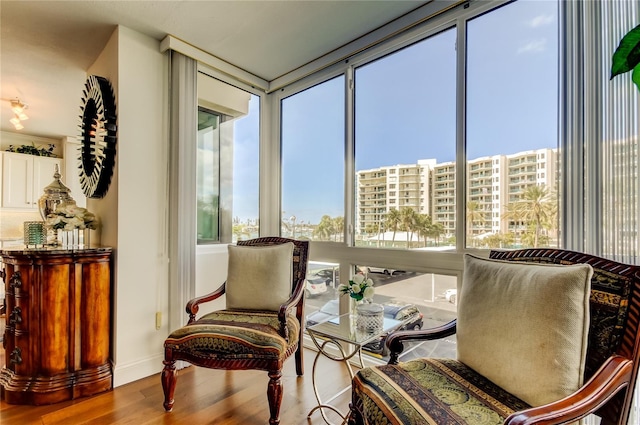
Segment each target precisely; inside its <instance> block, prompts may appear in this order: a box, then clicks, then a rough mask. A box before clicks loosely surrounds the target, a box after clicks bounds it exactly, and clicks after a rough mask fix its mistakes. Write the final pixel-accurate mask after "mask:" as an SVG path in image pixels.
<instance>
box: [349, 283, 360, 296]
mask: <svg viewBox="0 0 640 425" xmlns="http://www.w3.org/2000/svg"><path fill="white" fill-rule="evenodd" d="M351 292H353V293H354V294H359V293H360V285H359V284H357V283H354V284H353V285H351Z"/></svg>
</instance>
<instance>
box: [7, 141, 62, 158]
mask: <svg viewBox="0 0 640 425" xmlns="http://www.w3.org/2000/svg"><path fill="white" fill-rule="evenodd" d="M54 148H55V145H53V144H48V145H47V147H46V148H45V147H42V146H37V147H36V146H35V145H34V144H33V143H31V146H29V145H20V146H13V145H9V148H8V149H7V152H17V153H24V154H27V155H35V156H48V157H54V158H55V157H56V154H54V153H53V149H54Z"/></svg>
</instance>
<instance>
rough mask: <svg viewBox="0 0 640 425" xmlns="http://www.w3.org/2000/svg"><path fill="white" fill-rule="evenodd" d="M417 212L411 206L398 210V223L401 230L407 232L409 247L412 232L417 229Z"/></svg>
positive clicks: (408, 246) (409, 245) (408, 245)
mask: <svg viewBox="0 0 640 425" xmlns="http://www.w3.org/2000/svg"><path fill="white" fill-rule="evenodd" d="M417 223H418V213H416V210H414V209H413V208H411V207H403V208H402V209H401V210H400V225H401V228H402V230H404V231H405V232H407V233H408V237H407V248H410V247H411V239H413V232H414V231H415V230H417Z"/></svg>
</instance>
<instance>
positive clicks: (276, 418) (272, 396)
mask: <svg viewBox="0 0 640 425" xmlns="http://www.w3.org/2000/svg"><path fill="white" fill-rule="evenodd" d="M281 377H282V372H281V371H279V370H272V371H269V386H268V387H267V399H268V400H269V413H270V414H271V417H270V418H269V425H278V424H279V423H280V405H281V404H282V381H281V380H280V378H281Z"/></svg>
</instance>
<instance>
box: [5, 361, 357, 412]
mask: <svg viewBox="0 0 640 425" xmlns="http://www.w3.org/2000/svg"><path fill="white" fill-rule="evenodd" d="M314 358H315V352H314V351H312V350H309V349H306V350H305V375H304V376H302V377H298V376H297V375H296V373H295V362H294V360H293V359H289V360H288V361H287V362H286V364H285V367H284V369H283V376H282V382H283V386H284V391H283V398H282V407H281V411H280V418H281V424H282V425H303V424H306V425H320V424H324V423H325V422H324V420H323V419H322V416H321V414H320V412H319V411H316V412H314V413H313V415H312V417H311V418H310V419H307V414H308V413H309V411H310V410H311V409H312V408H313V407H314V406H315V405H316V404H317V401H316V398H315V395H314V392H313V385H312V376H311V375H312V367H313V360H314ZM0 360H3V359H0ZM317 368H318V382H317V385H318V389H319V391H320V394H321V397H322V399H323V400H327V399H329V398H330V397H332V396H333V395H335V394H336V393H337V392H339V391H340V390H342V389H343V388H344V387H345V386H347V385H348V383H349V375H348V373H347V370H346V368H345V367H344V365H342V364H340V363H336V362H333V361H331V360H328V359H325V358H321V359H320V360H319V363H318V366H317ZM178 373H179V375H178V383H177V386H176V390H175V394H174V397H175V405H174V409H173V411H172V412H170V413H167V412H165V411H164V408H163V407H162V402H163V397H164V396H163V393H162V385H161V383H160V375H159V374H156V375H153V376H150V377H147V378H144V379H141V380H139V381H136V382H132V383H129V384H127V385H123V386H120V387H118V388H115V389H114V390H112V391H109V392H106V393H102V394H99V395H96V396H93V397H87V398H81V399H77V400H71V401H66V402H62V403H57V404H53V405H47V406H21V405H10V404H7V403H5V402H4V401H0V423H1V424H2V425H85V424H86V425H103V424H104V425H112V424H117V425H157V424H162V425H214V424H215V425H237V424H242V425H265V424H267V423H268V418H269V406H268V403H267V395H266V394H267V384H268V381H269V378H268V376H267V373H266V372H264V371H253V370H249V371H224V370H211V369H204V368H199V367H194V366H191V367H187V368H185V369H183V370H180V371H179V372H178ZM350 398H351V391H350V390H348V391H346V392H344V393H343V394H341V395H340V396H338V397H337V398H336V399H335V400H333V401H332V402H331V404H333V405H335V406H336V407H337V408H338V409H339V410H340V411H341V412H347V411H348V404H349V401H350ZM326 412H327V417H329V418H330V420H331V421H332V422H333V423H340V420H339V419H338V417H337V415H335V414H334V413H332V412H330V411H328V410H327V411H326Z"/></svg>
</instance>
